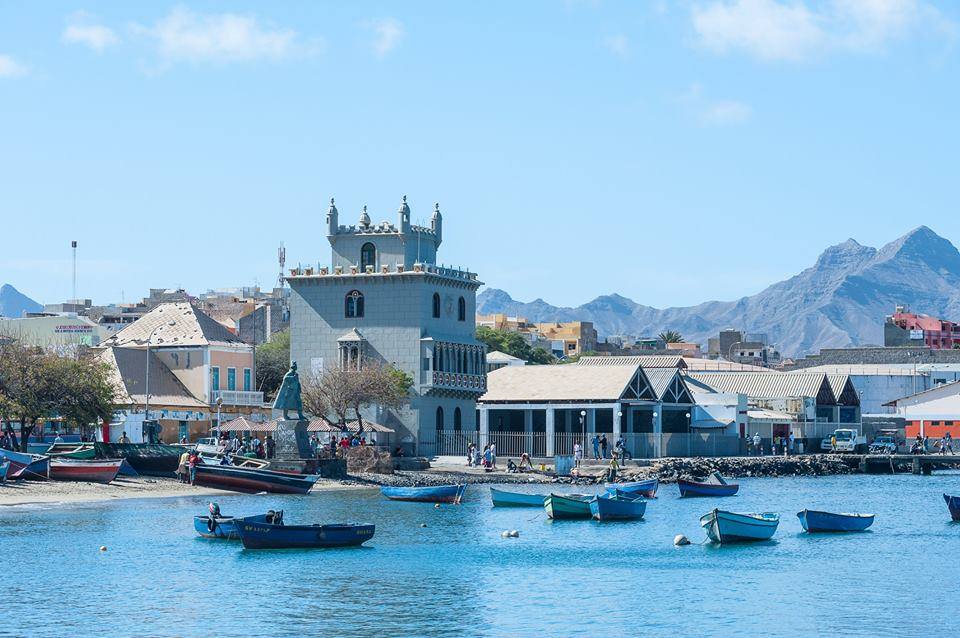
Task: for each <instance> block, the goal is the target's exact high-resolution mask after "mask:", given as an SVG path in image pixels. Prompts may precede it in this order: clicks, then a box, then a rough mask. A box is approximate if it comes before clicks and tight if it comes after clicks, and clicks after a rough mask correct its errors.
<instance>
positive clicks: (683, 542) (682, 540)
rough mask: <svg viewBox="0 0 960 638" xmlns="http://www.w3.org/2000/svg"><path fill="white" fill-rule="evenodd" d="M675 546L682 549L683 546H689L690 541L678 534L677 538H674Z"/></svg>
mask: <svg viewBox="0 0 960 638" xmlns="http://www.w3.org/2000/svg"><path fill="white" fill-rule="evenodd" d="M673 544H674V545H676V546H677V547H680V546H682V545H689V544H690V539H689V538H687V537H686V536H684V535H683V534H677V535H676V536H674V537H673Z"/></svg>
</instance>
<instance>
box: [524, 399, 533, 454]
mask: <svg viewBox="0 0 960 638" xmlns="http://www.w3.org/2000/svg"><path fill="white" fill-rule="evenodd" d="M523 432H524V435H525V436H524V437H523V438H524V439H525V442H524V444H523V451H524V452H526V453H527V454H529V455H530V456H531V457H532V456H533V410H529V409H528V410H524V411H523Z"/></svg>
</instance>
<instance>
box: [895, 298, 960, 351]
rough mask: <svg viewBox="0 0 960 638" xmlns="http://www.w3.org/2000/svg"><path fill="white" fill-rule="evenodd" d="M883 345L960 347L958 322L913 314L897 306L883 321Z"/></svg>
mask: <svg viewBox="0 0 960 638" xmlns="http://www.w3.org/2000/svg"><path fill="white" fill-rule="evenodd" d="M883 345H884V346H887V347H897V346H926V347H928V348H931V349H933V350H952V349H954V348H960V323H955V322H953V321H948V320H946V319H938V318H936V317H931V316H929V315H920V314H915V313H912V312H910V311H909V309H908V308H906V307H905V306H897V308H896V311H895V312H894V313H893V314H892V315H888V316H887V317H886V321H884V323H883Z"/></svg>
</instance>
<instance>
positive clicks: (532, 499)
mask: <svg viewBox="0 0 960 638" xmlns="http://www.w3.org/2000/svg"><path fill="white" fill-rule="evenodd" d="M490 498H491V500H493V506H494V507H543V502H544V501H545V500H547V495H546V494H526V493H524V492H508V491H507V490H498V489H497V488H495V487H491V488H490Z"/></svg>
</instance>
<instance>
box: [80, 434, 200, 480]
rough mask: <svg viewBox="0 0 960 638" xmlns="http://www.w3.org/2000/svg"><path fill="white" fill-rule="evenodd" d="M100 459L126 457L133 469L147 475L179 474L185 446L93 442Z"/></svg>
mask: <svg viewBox="0 0 960 638" xmlns="http://www.w3.org/2000/svg"><path fill="white" fill-rule="evenodd" d="M93 446H94V449H95V450H96V458H98V459H126V460H127V461H128V462H129V463H130V465H131V466H133V469H135V470H136V471H137V472H138V473H139V474H143V475H146V476H170V477H174V476H176V475H177V467H179V465H180V455H181V454H183V448H182V447H180V446H178V445H164V444H163V443H101V442H99V441H97V442H96V443H94V444H93Z"/></svg>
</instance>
